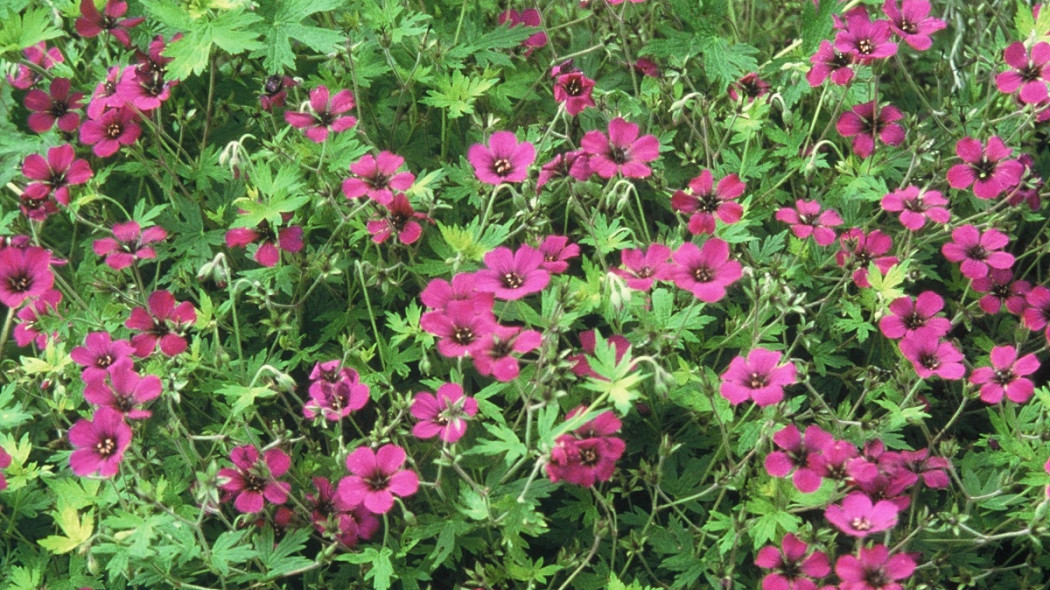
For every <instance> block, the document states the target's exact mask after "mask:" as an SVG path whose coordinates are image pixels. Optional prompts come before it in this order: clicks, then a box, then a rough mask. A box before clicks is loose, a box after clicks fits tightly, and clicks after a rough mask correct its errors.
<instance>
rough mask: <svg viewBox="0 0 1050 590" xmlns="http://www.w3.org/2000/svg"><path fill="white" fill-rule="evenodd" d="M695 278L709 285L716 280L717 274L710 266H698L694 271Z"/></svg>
mask: <svg viewBox="0 0 1050 590" xmlns="http://www.w3.org/2000/svg"><path fill="white" fill-rule="evenodd" d="M693 278H694V279H696V280H697V282H700V283H709V282H711V281H713V280H714V278H715V273H714V271H713V270H711V267H709V266H698V267H696V268H694V269H693Z"/></svg>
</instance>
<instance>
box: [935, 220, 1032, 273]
mask: <svg viewBox="0 0 1050 590" xmlns="http://www.w3.org/2000/svg"><path fill="white" fill-rule="evenodd" d="M1009 243H1010V238H1009V237H1008V236H1007V235H1006V234H1004V233H1002V232H1001V231H999V230H997V229H995V228H989V229H988V230H987V231H985V232H983V233H982V232H981V231H980V230H979V229H977V228H976V227H974V226H972V225H964V226H962V227H957V228H955V229H954V230H953V231H952V241H951V242H948V243H946V244H945V245H944V246H942V247H941V253H942V254H944V257H945V258H947V259H948V260H950V261H951V262H961V263H962V264H961V265H960V266H959V270H960V271H961V272H962V274H963V276H964V277H966V278H969V279H979V278H982V277H986V276H988V270H989V269H991V268H998V269H1008V268H1010V267H1011V266H1013V264H1014V256H1013V254H1010V253H1009V252H1001V251H1000V250H1002V249H1003V248H1004V247H1006V245H1007V244H1009Z"/></svg>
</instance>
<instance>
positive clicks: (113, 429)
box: [69, 407, 131, 477]
mask: <svg viewBox="0 0 1050 590" xmlns="http://www.w3.org/2000/svg"><path fill="white" fill-rule="evenodd" d="M69 443H70V444H71V445H73V449H74V450H73V454H72V455H70V456H69V467H70V468H71V469H72V470H73V473H75V474H77V475H91V474H93V473H98V474H99V476H100V477H113V476H114V475H116V474H117V471H118V470H119V469H120V461H121V460H122V459H123V458H124V451H125V450H127V448H128V445H130V444H131V427H130V426H128V425H127V424H126V423H125V422H124V414H121V413H120V412H118V411H116V410H114V409H113V408H109V407H101V408H98V409H97V410H95V414H94V416H92V418H91V420H90V421H89V420H86V419H84V418H81V419H80V420H78V421H77V423H76V424H74V425H73V427H72V428H70V429H69Z"/></svg>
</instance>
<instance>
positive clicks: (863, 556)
mask: <svg viewBox="0 0 1050 590" xmlns="http://www.w3.org/2000/svg"><path fill="white" fill-rule="evenodd" d="M914 571H915V558H914V557H912V556H911V555H910V554H907V553H900V554H897V555H893V556H891V555H890V551H889V549H887V548H886V546H885V545H875V546H873V547H870V548H868V547H861V548H860V549H859V555H858V556H857V557H853V556H852V555H843V556H841V557H839V558H838V561H836V562H835V573H836V574H838V577H839V579H840V580H841V582H840V584H839V589H840V590H903V588H904V587H903V586H901V585H900V584H898V583H897V582H898V581H900V580H905V579H907V578H908V577H910V576H911V574H912V572H914Z"/></svg>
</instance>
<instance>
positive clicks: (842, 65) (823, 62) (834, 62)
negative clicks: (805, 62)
mask: <svg viewBox="0 0 1050 590" xmlns="http://www.w3.org/2000/svg"><path fill="white" fill-rule="evenodd" d="M856 61H857V60H856V58H855V57H854V54H853V53H852V52H850V51H846V52H838V51H836V50H835V46H834V45H832V43H831V41H828V40H827V39H825V40H823V41H821V42H820V48H819V49H817V52H816V53H814V54H813V55H812V56H811V57H810V58H809V63H811V64H813V67H811V68H810V69H809V72H808V73H807V74H806V81H807V82H809V85H810V86H811V87H813V88H816V87H817V86H820V85H821V84H823V83H824V80H827V79H828V78H831V82H832V83H834V84H837V85H839V86H845V85H846V84H849V83H850V81H852V80H853V64H854V63H856Z"/></svg>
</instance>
